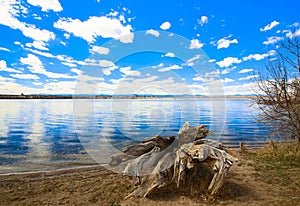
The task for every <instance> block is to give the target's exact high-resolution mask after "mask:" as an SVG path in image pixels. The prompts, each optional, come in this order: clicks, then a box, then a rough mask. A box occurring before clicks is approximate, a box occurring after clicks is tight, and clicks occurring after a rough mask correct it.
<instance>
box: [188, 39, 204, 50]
mask: <svg viewBox="0 0 300 206" xmlns="http://www.w3.org/2000/svg"><path fill="white" fill-rule="evenodd" d="M202 47H203V44H202V43H201V42H200V41H199V40H198V39H192V40H191V44H190V49H200V48H202Z"/></svg>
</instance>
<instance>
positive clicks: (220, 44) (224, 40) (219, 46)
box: [215, 35, 238, 49]
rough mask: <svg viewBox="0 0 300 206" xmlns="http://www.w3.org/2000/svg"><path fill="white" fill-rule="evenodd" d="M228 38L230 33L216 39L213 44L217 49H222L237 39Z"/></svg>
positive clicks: (234, 42) (235, 42)
mask: <svg viewBox="0 0 300 206" xmlns="http://www.w3.org/2000/svg"><path fill="white" fill-rule="evenodd" d="M230 38H231V35H229V36H227V37H224V38H222V39H220V40H218V41H217V43H216V44H215V46H217V49H222V48H225V49H226V48H228V47H229V46H230V44H238V40H237V39H232V40H230Z"/></svg>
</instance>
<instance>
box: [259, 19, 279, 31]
mask: <svg viewBox="0 0 300 206" xmlns="http://www.w3.org/2000/svg"><path fill="white" fill-rule="evenodd" d="M279 24H280V23H279V22H278V21H273V22H271V23H270V24H268V25H266V26H265V27H264V28H260V31H269V30H271V29H273V28H274V27H276V26H278V25H279Z"/></svg>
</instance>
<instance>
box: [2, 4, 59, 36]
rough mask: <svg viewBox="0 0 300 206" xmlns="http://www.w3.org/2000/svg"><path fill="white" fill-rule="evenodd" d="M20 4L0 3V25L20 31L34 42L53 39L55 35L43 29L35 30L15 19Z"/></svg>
mask: <svg viewBox="0 0 300 206" xmlns="http://www.w3.org/2000/svg"><path fill="white" fill-rule="evenodd" d="M19 3H20V2H18V1H16V0H10V1H0V24H2V25H4V26H8V27H10V28H12V29H18V30H20V31H21V32H22V33H23V35H24V36H26V37H29V38H32V39H33V40H36V41H46V42H47V41H49V40H53V39H55V34H54V33H53V32H51V31H48V30H45V29H39V28H36V26H35V25H33V24H27V23H25V22H21V21H19V20H18V19H17V16H19V13H20V10H19V7H18V5H19Z"/></svg>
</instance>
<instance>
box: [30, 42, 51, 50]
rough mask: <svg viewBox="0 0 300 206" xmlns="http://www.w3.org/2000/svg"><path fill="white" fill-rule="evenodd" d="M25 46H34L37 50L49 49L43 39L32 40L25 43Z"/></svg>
mask: <svg viewBox="0 0 300 206" xmlns="http://www.w3.org/2000/svg"><path fill="white" fill-rule="evenodd" d="M25 45H26V46H27V47H29V48H31V47H34V48H36V49H39V50H45V51H48V50H49V49H48V48H47V47H46V43H45V42H43V41H33V42H32V43H26V44H25Z"/></svg>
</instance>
